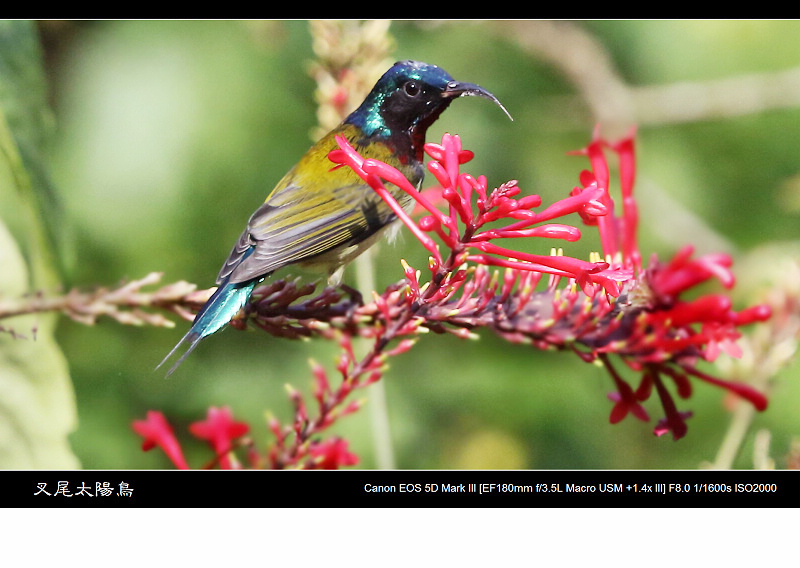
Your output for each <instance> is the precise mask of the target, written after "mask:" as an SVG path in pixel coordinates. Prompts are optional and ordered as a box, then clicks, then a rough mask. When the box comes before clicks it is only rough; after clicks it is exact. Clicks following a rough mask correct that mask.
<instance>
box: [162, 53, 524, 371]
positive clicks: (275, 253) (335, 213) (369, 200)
mask: <svg viewBox="0 0 800 568" xmlns="http://www.w3.org/2000/svg"><path fill="white" fill-rule="evenodd" d="M462 96H478V97H484V98H486V99H489V100H491V101H493V102H494V103H496V104H497V105H498V106H499V107H500V108H501V109H502V110H503V112H505V113H506V114H507V115H508V116H509V118H511V115H509V114H508V111H506V109H505V107H504V106H503V105H502V104H501V103H500V101H499V100H498V99H497V97H495V96H494V95H493V94H492V93H490V92H489V91H487V90H486V89H484V88H483V87H480V86H478V85H475V84H473V83H462V82H459V81H455V80H454V79H453V78H452V77H451V76H450V75H449V74H448V73H447V72H446V71H445V70H444V69H442V68H440V67H437V66H436V65H430V64H428V63H422V62H419V61H410V60H407V61H399V62H397V63H395V64H394V65H393V66H392V67H391V68H390V69H389V70H388V71H387V72H386V73H384V75H383V76H382V77H381V78H380V79H379V80H378V82H377V83H376V84H375V86H374V87H373V88H372V90H371V91H370V93H369V95H367V98H366V99H364V102H363V103H361V106H359V107H358V108H357V109H356V110H355V111H354V112H353V113H352V114H350V115H349V116H348V117H347V118H346V119H345V120H344V121H343V122H342V123H341V124H340V125H339V126H337V127H336V128H334V129H333V130H332V131H331V132H330V133H328V134H327V135H325V136H324V137H323V138H321V139H320V140H319V141H318V142H317V143H316V144H314V145H313V146H312V147H311V148H310V149H309V150H308V152H306V154H305V155H304V156H303V157H302V158H300V161H299V162H297V164H296V165H295V166H294V167H293V168H292V169H291V170H289V172H288V173H287V174H286V175H285V176H283V178H282V179H281V180H280V181H279V182H278V184H277V185H276V186H275V189H273V190H272V192H271V193H270V194H269V196H267V199H266V201H264V203H263V205H261V207H259V208H258V209H256V211H255V213H253V215H252V216H251V217H250V220H249V221H248V222H247V227H246V228H245V230H244V232H242V236H241V237H239V240H238V241H237V242H236V244H235V245H234V247H233V250H231V253H230V255H229V256H228V259H227V260H226V261H225V263H224V264H223V265H222V269H221V270H220V271H219V275H218V276H217V282H216V283H217V285H218V288H217V290H216V292H214V294H213V295H212V296H211V298H209V300H208V301H207V302H206V303H205V305H204V306H203V307H202V308H201V309H200V311H199V312H198V313H197V315H196V316H195V318H194V322H193V323H192V326H191V328H190V329H189V331H188V332H187V333H186V335H184V336H183V338H182V339H181V340H180V341H179V342H178V344H177V345H175V347H173V348H172V351H170V352H169V353H168V354H167V356H166V357H165V358H164V360H163V361H161V363H159V365H158V367H156V368H157V369H158V368H159V367H161V365H163V364H164V363H165V362H166V361H167V360H168V359H169V358H170V357H172V355H173V354H174V353H175V352H176V351H177V350H178V348H179V347H180V346H181V345H183V344H184V343H188V344H189V347H188V348H187V349H186V351H185V352H184V353H183V355H181V357H180V358H179V359H178V361H177V362H176V363H175V364H174V365H173V366H172V368H171V369H170V370H169V372H168V373H167V376H169V375H170V374H172V372H173V371H175V369H177V368H178V366H179V365H180V364H181V363H182V362H183V361H184V359H186V357H187V356H188V355H189V354H190V353H191V352H192V351H193V350H194V348H195V347H197V344H198V343H199V342H200V340H201V339H203V338H205V337H207V336H209V335H211V334H212V333H214V332H216V331H218V330H219V329H221V328H222V327H224V326H225V324H227V323H228V322H230V321H231V320H232V319H233V318H234V317H235V316H236V314H238V313H239V310H241V309H242V308H243V307H244V306H245V305H246V304H247V302H248V300H249V298H250V295H251V294H252V293H253V289H254V288H255V286H256V285H257V284H258V283H259V282H261V281H262V280H264V279H265V278H266V277H268V276H269V275H270V274H272V273H273V272H275V271H276V270H278V269H279V268H283V267H284V266H287V265H290V264H301V265H303V266H311V267H312V268H316V269H321V270H322V271H325V272H327V273H328V275H329V276H331V280H332V281H334V282H335V281H336V277H337V275H341V270H342V268H343V267H344V266H345V265H346V264H347V263H348V262H350V261H351V260H353V259H354V258H355V257H356V256H358V255H359V254H361V253H362V252H363V251H364V250H366V249H367V248H368V247H370V246H371V245H372V244H374V243H375V242H376V241H377V239H378V237H379V236H380V235H381V234H382V233H383V232H384V231H385V230H386V229H387V228H388V227H389V226H390V225H392V224H393V222H395V221H396V220H397V216H396V215H395V214H394V213H393V212H392V210H391V209H390V208H389V206H388V205H386V203H384V201H383V200H382V199H381V198H380V197H379V196H378V195H377V194H376V193H375V192H374V191H373V190H372V189H371V188H370V187H369V186H368V185H367V184H366V183H365V182H364V181H363V180H362V179H361V178H360V177H358V175H357V174H355V173H354V172H353V171H352V170H351V169H350V168H347V167H341V168H337V169H333V163H332V162H331V161H330V160H328V153H329V152H330V151H331V150H334V149H336V148H338V145H337V143H336V141H335V137H336V136H343V137H344V138H346V139H347V141H348V142H349V143H350V144H351V145H352V146H353V147H354V148H355V149H356V150H357V151H358V153H359V154H361V156H363V157H364V158H373V159H377V160H380V161H382V162H385V163H387V164H389V165H391V166H394V167H395V168H397V169H398V170H400V171H401V172H402V173H403V175H405V176H406V178H407V179H408V181H410V182H411V184H412V185H414V186H416V187H419V186H420V185H421V183H422V179H423V177H424V175H425V169H424V166H423V163H422V161H423V146H424V145H425V134H426V132H427V130H428V127H429V126H430V125H431V124H433V123H434V121H435V120H436V119H437V118H438V117H439V115H440V114H442V112H443V111H444V110H445V109H446V108H447V107H448V106H449V105H450V103H451V102H453V100H454V99H457V98H458V97H462ZM392 187H393V190H392V189H391V188H389V189H390V191H391V192H392V195H393V196H394V197H395V199H397V201H398V202H399V203H400V205H401V206H403V207H404V208H405V209H406V210H409V211H410V210H411V209H412V208H413V206H414V202H413V199H412V198H411V197H410V196H409V195H407V194H406V193H405V192H403V191H402V190H400V189H398V188H396V187H394V186H392Z"/></svg>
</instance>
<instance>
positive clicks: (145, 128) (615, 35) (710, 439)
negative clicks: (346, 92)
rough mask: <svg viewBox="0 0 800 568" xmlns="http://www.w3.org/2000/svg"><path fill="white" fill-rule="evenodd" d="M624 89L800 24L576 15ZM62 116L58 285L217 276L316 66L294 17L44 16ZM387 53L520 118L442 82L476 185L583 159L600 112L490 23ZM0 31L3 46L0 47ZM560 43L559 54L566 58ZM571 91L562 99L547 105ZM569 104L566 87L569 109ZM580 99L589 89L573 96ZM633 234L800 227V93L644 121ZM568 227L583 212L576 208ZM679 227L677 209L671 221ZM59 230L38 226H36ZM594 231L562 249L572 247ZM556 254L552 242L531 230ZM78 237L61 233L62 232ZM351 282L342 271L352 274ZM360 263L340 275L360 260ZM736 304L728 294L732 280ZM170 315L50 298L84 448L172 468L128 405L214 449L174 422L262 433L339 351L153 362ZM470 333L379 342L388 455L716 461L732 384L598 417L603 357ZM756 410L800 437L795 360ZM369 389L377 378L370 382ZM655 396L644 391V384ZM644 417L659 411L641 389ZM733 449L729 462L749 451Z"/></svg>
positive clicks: (618, 462) (678, 77) (281, 159)
mask: <svg viewBox="0 0 800 568" xmlns="http://www.w3.org/2000/svg"><path fill="white" fill-rule="evenodd" d="M575 26H577V27H579V28H581V29H582V30H584V31H585V32H586V33H588V34H590V36H591V37H593V38H594V40H595V41H597V42H598V45H600V46H603V47H604V48H605V49H606V50H607V51H608V53H609V55H610V58H611V61H612V62H613V65H614V68H615V69H616V71H617V72H618V73H619V76H620V77H621V78H623V79H624V80H625V81H626V82H627V84H629V85H631V86H637V85H650V84H668V83H672V82H680V81H703V80H712V79H720V78H725V77H729V76H736V75H741V74H751V73H757V72H765V71H780V70H782V69H786V68H790V67H794V66H798V65H800V34H798V33H797V32H798V31H799V30H800V23H798V22H769V21H762V22H681V21H670V22H623V21H604V22H581V23H576V24H575ZM39 27H40V30H41V35H42V39H43V41H44V45H45V47H46V54H47V60H46V61H47V81H48V83H47V84H48V88H49V97H50V102H51V104H52V108H53V111H54V114H55V119H56V124H57V130H56V132H55V140H54V145H53V147H52V153H51V156H50V158H51V163H50V167H51V169H52V173H53V179H54V181H55V187H57V192H58V197H59V198H60V200H61V201H62V202H63V216H62V218H63V221H61V223H62V224H59V225H58V227H57V229H58V230H57V234H58V236H59V238H60V239H63V240H65V241H68V242H65V243H62V245H61V246H59V248H58V249H57V250H58V255H59V262H60V263H61V264H62V265H64V266H66V269H65V272H64V274H63V276H62V279H63V283H64V285H65V286H81V287H90V286H93V285H100V284H102V285H111V284H113V283H115V282H118V281H121V280H123V279H131V278H138V277H141V276H143V275H145V274H147V273H148V272H151V271H154V270H157V271H163V272H164V273H165V282H171V281H174V280H180V279H185V280H188V281H190V282H196V283H197V284H198V285H199V286H200V287H208V286H211V285H213V281H214V278H215V275H216V273H217V270H218V268H219V265H220V263H221V262H222V260H223V259H224V258H225V256H226V255H227V253H228V252H229V249H230V247H231V245H232V243H233V242H234V241H235V239H236V238H237V237H238V235H239V233H240V231H241V230H242V228H243V226H244V223H245V222H246V220H247V218H248V216H249V215H250V214H251V212H252V211H253V210H254V209H255V208H256V207H257V206H258V205H259V204H260V203H261V202H262V201H263V199H264V197H265V196H266V194H267V193H268V191H269V190H270V189H271V188H272V186H273V185H274V183H275V182H276V181H277V180H278V179H279V178H280V177H281V176H282V175H283V173H284V172H285V171H286V170H287V169H288V168H289V167H291V166H292V165H293V163H294V162H295V161H296V160H297V159H298V158H299V156H301V155H302V154H303V152H304V151H305V150H306V149H307V148H308V146H309V145H310V143H311V140H310V133H311V131H312V129H313V128H314V126H315V110H316V106H315V101H314V98H313V93H314V89H315V85H314V83H313V81H312V80H311V79H310V78H309V76H308V74H307V68H308V64H309V61H311V60H312V59H313V56H314V54H313V52H312V50H311V37H310V34H309V27H308V23H307V22H304V21H278V22H235V21H191V22H180V21H157V22H152V21H122V22H114V21H103V22H45V23H41V24H39ZM391 33H392V35H393V36H394V38H395V40H396V46H397V48H396V52H395V54H396V59H407V58H410V59H419V60H423V61H427V62H430V63H436V64H438V65H440V66H442V67H444V68H445V69H447V70H448V71H449V72H450V73H451V74H452V75H453V76H454V77H456V78H458V79H463V80H466V81H471V82H476V83H478V84H480V85H482V86H484V87H486V88H488V89H490V90H491V91H492V92H493V93H495V94H496V95H497V96H498V97H499V99H500V100H501V101H503V103H504V104H505V106H506V107H507V108H508V109H509V111H510V112H511V114H512V115H513V116H514V118H515V121H514V122H510V121H508V120H507V119H506V118H505V117H504V116H503V115H502V113H501V112H500V111H499V110H498V109H497V108H496V107H494V106H493V105H491V104H486V103H485V101H480V100H476V99H472V100H462V101H458V102H456V103H455V104H454V105H453V106H452V108H451V109H450V110H449V111H448V112H447V113H446V114H445V115H444V116H443V117H442V118H441V120H440V121H439V122H437V123H436V124H435V125H434V126H433V127H432V128H431V130H430V132H429V137H428V139H429V140H437V139H438V138H439V137H440V136H441V134H442V133H443V132H452V133H457V134H460V135H461V137H462V140H463V143H464V146H465V147H466V148H469V149H471V150H473V151H474V152H475V154H476V158H475V160H474V161H473V162H472V163H470V164H469V165H468V167H467V170H468V171H470V172H471V173H474V174H476V175H477V174H485V175H486V176H487V177H488V179H489V182H490V185H493V186H496V185H499V184H500V183H502V182H504V181H506V180H508V179H518V180H519V183H520V186H521V187H522V189H523V191H527V192H530V193H539V194H540V195H542V198H543V202H544V203H551V202H552V201H554V200H556V199H559V198H561V197H564V196H565V195H567V193H568V192H569V190H570V189H571V188H572V187H573V186H574V185H575V184H576V183H577V179H578V173H579V172H580V170H581V169H583V168H585V167H586V164H585V162H584V161H583V160H582V159H581V158H577V157H573V156H567V155H566V153H567V152H568V151H570V150H574V149H577V148H580V147H582V146H583V145H585V143H586V142H587V141H588V140H589V138H590V136H591V132H592V129H593V128H594V126H595V125H594V124H593V121H592V119H591V114H590V113H589V112H586V109H585V108H583V109H582V110H581V111H580V112H577V113H576V114H574V115H568V114H566V111H565V110H561V111H560V112H561V113H564V114H563V116H564V117H565V118H566V119H565V120H558V119H557V117H558V116H559V113H558V112H557V113H555V117H556V118H554V113H553V110H554V109H559V108H561V109H567V108H574V101H575V99H576V97H577V96H578V95H577V94H576V90H575V87H574V85H573V84H572V83H571V82H570V81H569V80H568V78H567V77H566V76H565V75H564V74H563V73H562V72H561V70H559V69H558V68H557V67H556V66H554V65H553V64H552V63H551V62H547V61H545V60H543V59H541V58H538V57H536V54H535V53H532V52H531V51H530V50H526V49H525V48H524V47H523V46H522V45H521V43H520V42H519V41H516V39H515V37H514V36H513V35H511V34H505V33H503V26H502V24H500V23H498V22H482V23H475V22H443V23H433V22H421V23H419V22H411V21H402V22H395V23H393V25H392V28H391ZM4 48H5V47H4ZM567 55H568V54H566V53H565V56H567ZM562 103H563V105H562ZM568 103H569V104H570V105H573V106H568ZM577 108H579V109H581V107H580V104H578V107H577ZM638 144H639V146H638V148H639V162H638V186H637V187H638V192H637V196H638V198H639V200H640V213H641V247H642V252H643V254H644V256H645V258H647V257H648V256H649V254H650V253H651V252H658V253H659V254H661V255H662V256H669V255H671V254H672V253H673V252H674V251H675V250H677V249H678V248H679V247H681V246H682V245H684V244H686V243H687V242H692V243H694V244H695V245H696V247H697V249H698V250H699V251H700V252H710V251H712V250H716V247H717V245H719V244H723V245H724V246H725V247H727V248H728V250H730V251H734V252H736V253H737V254H745V253H746V252H747V251H748V250H751V249H753V248H755V247H756V246H758V245H759V244H762V243H765V242H773V241H774V242H781V241H791V240H797V238H798V230H797V227H798V214H799V213H800V206H798V203H799V202H800V201H799V200H798V198H797V195H798V183H800V182H798V180H800V177H798V176H800V101H798V106H796V107H794V108H789V109H785V110H768V111H765V112H763V113H758V114H748V115H745V116H740V117H739V116H731V117H726V118H715V119H709V120H704V121H694V122H690V123H675V124H665V125H650V126H648V125H642V126H640V128H639V136H638ZM576 223H577V220H576ZM684 223H689V227H690V228H689V229H686V226H685V225H684ZM51 228H52V227H51ZM585 234H586V235H587V236H586V237H585V239H586V241H585V242H582V243H580V244H577V245H569V246H568V247H565V249H566V252H567V253H568V254H572V255H574V256H584V255H586V254H588V252H589V251H591V250H593V249H596V248H598V247H597V242H596V240H594V235H593V234H592V232H591V231H585ZM541 246H542V247H546V248H543V250H545V251H546V250H549V248H550V246H551V244H550V243H544V244H542V245H541ZM70 251H72V252H70ZM400 258H406V259H407V260H408V261H409V263H410V264H411V265H412V266H416V267H424V266H425V264H426V255H425V254H423V250H422V249H421V247H419V246H416V247H415V246H414V242H413V239H411V238H410V237H406V238H405V239H403V242H402V243H401V244H400V245H397V246H388V245H385V244H384V245H381V248H380V252H379V254H378V260H377V262H376V266H377V280H378V287H379V288H381V289H382V287H383V286H385V285H387V284H389V283H390V282H393V281H396V280H398V279H400V278H401V277H402V271H401V268H400V264H399V261H400ZM349 277H350V278H351V279H352V274H350V275H349ZM351 281H352V280H351ZM739 301H743V300H739ZM187 325H188V324H187V323H186V322H178V326H177V328H176V329H173V330H165V329H152V328H135V327H124V326H121V325H118V324H116V323H114V322H110V321H106V322H101V323H99V324H98V325H97V326H94V327H85V326H82V325H79V324H76V323H74V322H72V321H69V320H67V319H66V318H62V319H61V321H60V324H59V328H58V333H57V339H58V342H59V344H60V345H61V347H62V349H63V350H64V353H65V354H66V357H67V360H68V361H69V366H70V371H71V376H72V380H73V383H74V388H75V392H76V395H77V406H78V416H79V419H80V421H79V425H78V428H77V430H76V431H75V432H74V434H73V435H72V436H71V438H70V439H71V443H72V446H73V449H74V451H75V453H76V454H77V456H78V457H79V459H80V461H81V463H82V465H83V466H84V467H86V468H160V467H170V465H169V464H168V462H167V461H166V460H165V459H164V458H163V456H162V455H160V454H159V453H157V452H151V453H147V454H145V453H142V452H141V451H140V449H139V446H140V439H139V438H138V437H137V436H136V435H135V434H134V433H133V432H132V430H131V428H130V424H131V421H132V420H134V419H136V418H140V417H143V416H144V414H145V412H146V411H147V410H148V409H159V410H162V411H164V413H165V414H166V415H167V416H168V418H169V419H170V420H171V422H172V424H173V425H174V426H175V430H176V432H177V434H178V436H179V437H180V438H181V439H182V440H185V442H186V449H187V453H188V459H189V461H190V463H195V464H198V465H199V464H202V463H205V462H206V460H207V459H208V457H209V453H208V451H207V450H206V448H205V447H203V446H202V444H200V443H199V442H197V443H195V442H192V441H191V439H190V437H189V436H188V433H187V432H186V426H187V425H188V424H189V423H190V422H192V421H195V420H199V419H202V418H203V417H204V415H205V412H206V409H207V408H208V407H209V406H212V405H213V406H223V405H227V406H230V407H231V408H232V409H233V412H234V415H235V416H236V417H237V419H239V420H246V421H248V422H249V423H250V424H251V427H252V430H253V434H254V437H255V439H256V441H257V443H258V444H260V445H262V446H263V445H264V444H266V443H267V442H268V441H269V439H270V438H269V435H268V434H267V431H266V428H265V427H262V425H263V424H264V414H265V412H266V411H267V410H270V411H272V412H273V413H274V414H276V415H277V416H279V417H281V418H288V416H289V415H290V403H289V402H288V400H287V398H286V395H285V391H284V389H283V385H284V384H285V383H291V384H292V385H294V386H295V387H297V388H299V389H302V390H304V391H306V392H308V387H309V384H310V380H311V379H310V377H311V374H310V372H309V369H308V364H307V359H308V358H309V357H314V358H315V359H316V360H317V361H320V362H323V363H326V364H330V363H331V361H332V357H333V355H334V354H335V353H336V349H335V346H334V345H329V344H327V343H325V342H322V341H312V342H293V341H288V340H278V339H273V338H271V337H269V336H266V335H264V334H262V333H257V332H248V333H241V332H237V331H234V330H227V331H225V332H224V333H221V334H218V335H217V336H215V337H213V338H212V339H210V340H208V341H206V342H205V343H204V344H203V345H202V346H201V347H200V348H199V349H198V350H197V351H196V352H195V353H194V354H193V355H192V356H191V357H190V358H189V359H188V360H187V361H186V363H184V365H183V366H182V367H181V369H180V371H179V372H178V373H176V374H175V375H174V376H172V377H171V378H169V379H164V376H163V374H162V373H160V372H154V371H153V368H154V367H155V365H156V364H157V363H158V362H159V361H160V360H161V359H162V357H163V356H164V354H165V353H166V352H167V351H168V350H169V349H170V348H171V347H172V346H173V345H174V343H175V342H176V341H177V340H178V339H179V338H180V337H181V336H182V334H183V333H184V332H185V329H186V327H187ZM481 335H482V336H481V339H480V340H479V341H477V342H469V343H465V342H464V341H461V340H457V339H455V338H453V337H449V336H447V337H442V336H428V337H424V338H423V339H422V340H421V341H420V342H419V343H418V345H417V346H416V347H415V348H414V350H413V351H412V352H411V353H409V354H406V355H405V356H400V357H398V358H396V359H395V360H393V361H392V362H391V364H392V367H391V370H390V371H389V372H388V373H387V375H386V377H385V384H386V389H387V396H388V403H389V419H390V423H391V427H392V436H393V440H394V444H395V452H396V454H397V462H398V464H397V465H398V466H399V467H402V468H474V467H480V468H503V467H516V468H543V469H544V468H695V467H697V466H698V465H700V464H701V462H703V461H710V460H713V458H714V455H715V452H716V450H717V448H718V447H719V444H720V441H721V439H722V437H723V435H724V433H725V430H726V428H727V425H728V422H729V416H730V415H729V413H728V412H727V411H726V410H725V408H723V404H722V398H723V393H722V392H721V391H719V390H717V389H714V388H712V387H709V386H707V385H702V384H700V385H697V386H696V389H695V395H694V396H693V397H692V399H690V400H689V401H681V402H680V407H681V409H682V410H685V409H691V410H692V411H694V418H692V419H691V420H690V421H689V428H690V429H689V434H688V436H687V437H686V438H684V439H683V440H681V441H679V442H677V443H674V442H672V440H671V439H670V438H667V437H665V438H664V439H657V438H655V437H654V436H653V435H652V427H653V424H652V423H650V424H643V423H641V422H638V421H636V420H635V419H633V418H632V417H629V418H628V419H626V420H625V421H623V422H622V423H620V424H618V425H615V426H611V425H609V424H608V413H609V411H610V409H611V403H610V402H609V401H608V400H607V399H606V394H607V393H608V392H609V391H611V390H613V387H612V384H611V381H610V379H609V377H608V376H607V375H606V373H605V372H604V371H603V370H601V369H599V368H597V367H594V366H591V365H587V364H585V363H583V362H581V361H580V360H578V358H577V357H575V356H573V355H571V354H568V353H563V354H559V353H541V352H537V351H535V350H533V349H531V348H530V347H525V346H520V345H511V344H508V343H505V342H503V341H501V340H500V339H498V338H496V337H494V336H492V335H491V334H488V333H484V334H481ZM783 375H784V376H783V377H782V380H781V381H780V382H779V383H778V387H777V391H776V393H775V396H773V398H772V402H771V407H770V408H769V409H768V410H767V411H766V412H765V413H764V414H762V415H759V416H758V418H757V421H756V423H755V425H754V426H755V428H767V429H769V430H770V431H771V432H772V436H773V438H772V443H773V446H772V449H773V456H774V457H775V458H776V461H777V464H778V466H781V465H782V462H781V459H782V456H784V455H785V454H786V452H787V451H788V448H789V445H790V442H791V439H792V436H794V435H797V434H800V415H798V413H797V412H796V410H795V409H796V408H797V407H798V404H800V381H798V370H797V367H796V366H795V367H794V368H792V369H786V370H785V371H784V373H783ZM365 394H366V396H367V397H368V396H369V391H367V392H366V393H365ZM652 402H653V403H654V402H655V400H653V401H652ZM648 409H649V410H650V411H651V415H653V417H654V418H655V419H657V418H658V417H660V416H661V414H660V409H659V408H657V407H656V406H655V405H652V406H651V405H650V404H649V405H648ZM334 432H335V433H338V434H340V435H343V436H345V437H346V438H347V439H349V440H350V443H351V449H352V450H353V451H355V452H356V453H357V454H359V455H360V456H361V459H362V463H361V466H362V467H367V468H369V467H375V460H374V458H373V448H372V441H371V434H370V425H369V418H368V413H367V412H365V411H362V412H360V413H357V414H356V415H354V416H351V417H348V418H347V419H345V420H343V421H341V422H340V423H339V424H337V426H336V428H335V430H334ZM751 451H752V448H751V447H750V445H746V446H745V447H744V451H743V452H742V455H741V456H740V458H739V459H738V461H737V465H738V466H739V467H751V466H752V460H751V458H750V455H749V454H748V452H751Z"/></svg>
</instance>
